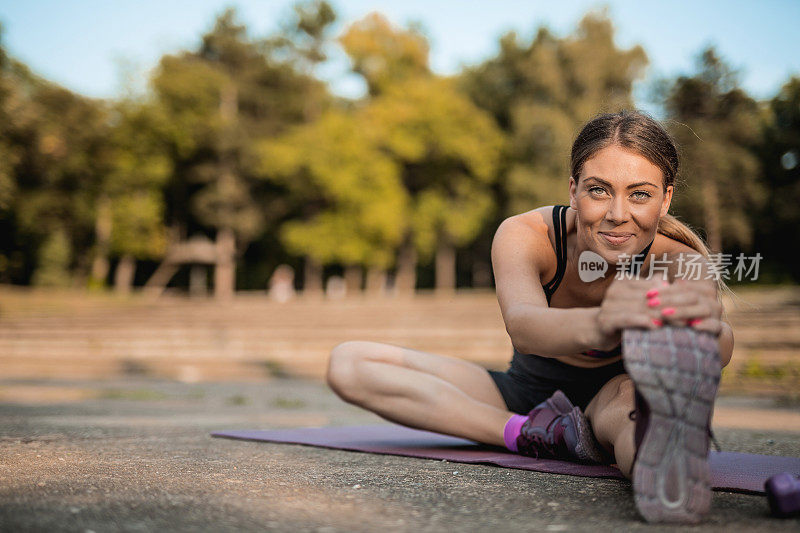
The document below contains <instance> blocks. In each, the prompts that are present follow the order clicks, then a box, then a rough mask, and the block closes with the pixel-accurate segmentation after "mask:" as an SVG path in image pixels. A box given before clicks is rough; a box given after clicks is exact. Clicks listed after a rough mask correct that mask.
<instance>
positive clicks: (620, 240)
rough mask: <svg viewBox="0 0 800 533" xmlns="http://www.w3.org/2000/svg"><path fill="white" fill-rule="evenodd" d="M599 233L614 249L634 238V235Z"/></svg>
mask: <svg viewBox="0 0 800 533" xmlns="http://www.w3.org/2000/svg"><path fill="white" fill-rule="evenodd" d="M599 233H600V235H601V236H602V237H603V239H604V240H605V241H606V243H608V244H609V245H610V246H613V247H617V246H621V245H623V244H625V243H626V242H628V241H629V240H631V237H633V233H622V232H616V231H601V232H599Z"/></svg>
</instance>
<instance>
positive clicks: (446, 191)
mask: <svg viewBox="0 0 800 533" xmlns="http://www.w3.org/2000/svg"><path fill="white" fill-rule="evenodd" d="M340 42H341V43H342V45H343V46H344V48H345V51H346V52H347V54H348V55H349V56H350V58H351V62H352V67H353V70H354V71H355V72H358V73H360V74H362V75H363V76H364V78H365V80H366V81H367V84H368V86H369V90H370V95H369V97H368V98H367V100H366V101H365V102H364V104H363V110H362V113H363V116H364V120H366V121H367V123H368V124H369V125H370V130H369V131H372V132H374V135H375V137H374V141H373V142H374V143H375V145H376V146H378V147H380V149H382V150H384V151H386V152H387V153H388V154H390V155H391V157H392V158H393V159H394V160H395V162H396V163H397V164H398V165H399V167H400V168H401V176H402V182H403V185H404V188H405V190H406V191H407V194H408V196H409V201H410V211H409V215H410V218H409V219H408V221H407V224H406V228H405V233H404V235H403V240H402V245H401V247H400V251H399V255H398V264H397V276H396V283H395V285H396V288H397V289H398V291H399V292H402V293H409V292H413V291H414V288H415V286H416V264H417V260H418V258H421V259H422V260H429V259H431V258H433V257H434V256H435V259H436V289H437V291H440V292H441V291H452V290H453V289H455V284H456V280H455V268H456V264H455V247H457V246H466V245H467V244H469V243H470V242H471V241H472V240H473V239H474V238H475V236H476V235H477V234H478V232H479V230H480V229H481V228H482V227H483V224H484V223H485V221H486V220H487V218H490V217H491V212H492V209H493V204H492V194H491V185H492V183H493V182H494V180H495V179H496V177H497V173H496V169H497V165H498V162H499V158H500V155H501V149H502V145H503V137H502V135H501V133H500V132H499V131H498V129H497V127H496V125H495V124H494V122H493V120H492V119H491V117H489V116H488V115H487V114H486V113H484V112H482V111H481V110H480V109H478V108H476V107H475V106H474V105H473V104H472V103H471V102H470V101H469V99H468V98H466V97H465V96H463V95H462V94H460V93H459V92H458V91H457V90H456V88H455V86H454V83H453V82H452V81H451V80H447V79H441V78H438V77H436V76H435V75H433V74H432V73H431V72H430V70H429V69H428V44H427V41H426V39H425V38H424V36H423V35H422V34H421V33H420V32H419V31H417V30H416V29H414V28H411V29H406V30H404V29H396V28H394V27H392V25H391V24H390V23H389V22H388V21H387V20H386V19H385V18H383V17H382V16H381V15H379V14H375V13H373V14H370V15H368V16H367V17H365V18H364V19H363V20H361V21H358V22H356V23H354V24H353V25H352V26H351V27H350V28H348V29H347V31H346V32H345V33H344V35H343V36H342V37H341V38H340Z"/></svg>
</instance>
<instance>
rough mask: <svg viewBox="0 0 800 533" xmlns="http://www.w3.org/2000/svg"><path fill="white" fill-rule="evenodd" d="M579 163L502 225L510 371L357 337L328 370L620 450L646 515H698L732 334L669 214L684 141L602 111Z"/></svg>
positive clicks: (417, 412) (415, 398) (332, 379)
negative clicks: (540, 202) (542, 198)
mask: <svg viewBox="0 0 800 533" xmlns="http://www.w3.org/2000/svg"><path fill="white" fill-rule="evenodd" d="M570 171H571V177H570V178H569V206H561V205H557V206H545V207H540V208H537V209H533V210H532V211H528V212H526V213H522V214H519V215H515V216H512V217H510V218H508V219H506V220H504V221H503V222H502V224H500V226H499V228H498V229H497V232H496V234H495V236H494V240H493V243H492V266H493V269H494V276H495V285H496V290H497V299H498V301H499V304H500V309H501V312H502V315H503V320H504V322H505V326H506V331H507V332H508V334H509V336H510V337H511V343H512V345H513V347H514V355H513V359H512V360H511V364H510V367H509V369H508V370H507V371H505V372H497V371H487V370H486V369H484V368H483V367H481V366H478V365H476V364H473V363H470V362H467V361H463V360H460V359H457V358H454V357H447V356H442V355H434V354H430V353H425V352H421V351H417V350H412V349H408V348H401V347H398V346H393V345H388V344H381V343H376V342H367V341H349V342H344V343H342V344H339V345H337V346H336V347H335V348H334V349H333V350H332V352H331V356H330V361H329V367H328V374H327V379H328V384H329V385H330V386H331V388H332V389H333V390H334V391H335V392H336V393H337V394H338V395H339V396H340V397H341V398H342V399H344V400H345V401H347V402H350V403H353V404H356V405H360V406H362V407H364V408H366V409H369V410H370V411H373V412H375V413H377V414H378V415H380V416H381V417H383V418H385V419H387V420H390V421H393V422H396V423H399V424H403V425H406V426H410V427H414V428H419V429H424V430H428V431H435V432H438V433H444V434H448V435H454V436H458V437H463V438H467V439H471V440H474V441H477V442H482V443H486V444H492V445H497V446H504V447H506V448H508V449H509V450H511V451H514V452H517V453H520V454H524V455H530V456H533V457H556V458H562V459H571V460H575V461H582V462H598V463H616V465H617V467H618V468H619V469H620V470H621V471H622V473H623V474H624V475H625V476H627V477H628V478H633V486H634V494H635V499H636V504H637V508H638V509H639V512H640V513H641V514H642V515H643V516H644V518H645V519H647V520H649V521H677V522H696V521H698V520H699V519H700V518H701V517H702V515H703V514H704V513H705V512H706V511H707V510H708V508H709V506H710V500H711V492H710V488H709V471H708V464H707V455H708V443H709V439H708V436H709V431H710V418H711V412H712V409H713V402H714V399H715V397H716V391H717V385H718V382H719V373H720V363H721V364H722V365H726V364H727V363H728V361H729V360H730V357H731V353H732V351H733V333H732V331H731V328H730V326H729V325H728V324H727V323H726V322H724V321H723V320H722V305H721V303H720V299H719V294H718V282H717V281H715V280H714V276H712V275H711V270H710V266H711V263H710V260H709V259H708V256H709V252H708V249H707V248H706V246H705V245H704V243H703V241H702V239H701V238H700V237H699V236H698V235H696V234H695V233H694V232H693V231H692V230H691V229H689V228H688V227H687V226H685V225H684V224H682V223H680V222H679V221H677V220H676V219H675V218H673V217H672V216H671V215H669V214H667V211H668V209H669V206H670V201H671V200H672V193H673V186H674V183H675V179H676V176H677V174H678V153H677V149H676V147H675V144H674V142H673V141H672V139H671V138H670V136H669V135H668V133H667V132H666V131H665V130H664V128H663V127H662V126H661V125H660V124H659V123H658V122H656V121H655V120H653V119H652V118H650V117H649V116H648V115H646V114H644V113H641V112H621V113H616V114H606V115H600V116H598V117H596V118H595V119H593V120H591V121H590V122H588V123H587V124H586V125H585V126H584V127H583V129H582V130H581V132H580V133H579V135H578V137H577V138H576V140H575V142H574V144H573V147H572V155H571V164H570ZM690 264H693V265H694V267H693V268H688V265H690ZM604 265H605V268H606V269H605V271H604V272H603V266H604ZM623 356H624V360H623ZM626 371H627V373H626Z"/></svg>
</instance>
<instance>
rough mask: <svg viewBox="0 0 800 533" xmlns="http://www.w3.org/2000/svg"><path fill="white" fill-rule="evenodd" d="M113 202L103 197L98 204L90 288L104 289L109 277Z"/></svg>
mask: <svg viewBox="0 0 800 533" xmlns="http://www.w3.org/2000/svg"><path fill="white" fill-rule="evenodd" d="M111 217H112V214H111V200H110V199H109V198H108V196H105V195H103V196H101V197H100V198H99V200H98V202H97V218H96V219H95V223H94V236H95V254H94V259H93V261H92V273H91V275H90V276H89V286H90V288H102V287H104V286H105V284H106V278H107V277H108V271H109V261H108V250H109V246H110V241H111V225H112V218H111Z"/></svg>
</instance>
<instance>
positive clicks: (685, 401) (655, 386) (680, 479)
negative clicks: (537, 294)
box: [622, 326, 721, 523]
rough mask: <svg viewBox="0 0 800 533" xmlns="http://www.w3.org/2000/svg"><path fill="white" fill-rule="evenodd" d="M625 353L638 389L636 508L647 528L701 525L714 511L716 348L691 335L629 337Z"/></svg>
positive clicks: (684, 331) (637, 332)
mask: <svg viewBox="0 0 800 533" xmlns="http://www.w3.org/2000/svg"><path fill="white" fill-rule="evenodd" d="M622 352H623V360H624V364H625V369H626V370H627V372H628V374H629V375H630V376H631V379H632V380H633V383H634V385H635V389H636V394H635V397H636V410H635V418H634V419H635V421H636V429H635V444H636V456H635V458H634V463H633V475H632V478H633V492H634V499H635V501H636V507H637V509H638V510H639V513H640V514H641V515H642V517H644V519H645V520H647V521H648V522H678V523H696V522H699V521H700V520H701V519H702V517H703V515H705V514H706V512H708V510H709V508H710V506H711V486H710V470H709V466H708V448H709V436H710V426H711V415H712V412H713V409H714V400H715V399H716V396H717V388H718V386H719V379H720V371H721V367H720V361H719V345H718V341H717V339H716V338H715V337H714V336H713V335H711V334H709V333H705V332H700V331H696V330H693V329H691V328H688V327H670V326H664V327H662V328H658V329H654V330H642V329H626V330H624V331H623V334H622Z"/></svg>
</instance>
